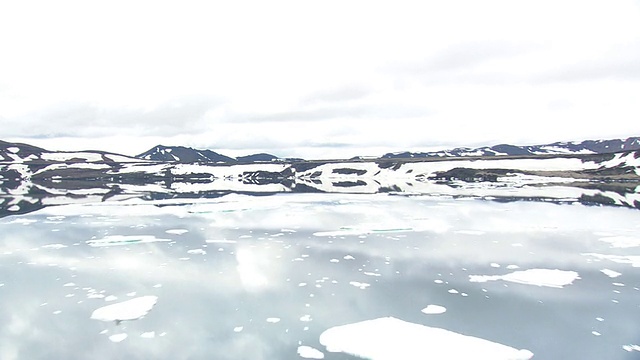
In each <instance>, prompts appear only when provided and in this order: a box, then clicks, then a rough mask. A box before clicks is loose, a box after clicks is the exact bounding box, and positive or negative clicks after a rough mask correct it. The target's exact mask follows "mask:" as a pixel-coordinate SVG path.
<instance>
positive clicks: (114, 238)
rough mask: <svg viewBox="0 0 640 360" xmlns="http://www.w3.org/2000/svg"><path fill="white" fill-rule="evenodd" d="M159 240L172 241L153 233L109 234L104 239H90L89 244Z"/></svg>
mask: <svg viewBox="0 0 640 360" xmlns="http://www.w3.org/2000/svg"><path fill="white" fill-rule="evenodd" d="M157 241H170V240H169V239H160V238H157V237H155V236H153V235H107V236H105V237H103V238H102V239H94V240H88V241H87V245H89V246H93V247H103V246H122V245H133V244H141V243H151V242H157Z"/></svg>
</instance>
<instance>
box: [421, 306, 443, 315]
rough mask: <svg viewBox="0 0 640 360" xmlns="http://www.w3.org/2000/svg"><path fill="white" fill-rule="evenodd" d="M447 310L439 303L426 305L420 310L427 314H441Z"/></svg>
mask: <svg viewBox="0 0 640 360" xmlns="http://www.w3.org/2000/svg"><path fill="white" fill-rule="evenodd" d="M446 311H447V308H446V307H444V306H441V305H433V304H430V305H427V307H426V308H424V309H422V312H423V313H425V314H427V315H437V314H443V313H445V312H446Z"/></svg>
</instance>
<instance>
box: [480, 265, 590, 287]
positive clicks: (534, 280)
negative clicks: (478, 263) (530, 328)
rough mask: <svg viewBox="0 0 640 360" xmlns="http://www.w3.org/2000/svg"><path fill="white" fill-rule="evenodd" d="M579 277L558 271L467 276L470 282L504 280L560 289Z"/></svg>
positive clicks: (571, 272)
mask: <svg viewBox="0 0 640 360" xmlns="http://www.w3.org/2000/svg"><path fill="white" fill-rule="evenodd" d="M579 278H580V276H579V275H578V273H577V272H575V271H565V270H558V269H553V270H552V269H529V270H524V271H515V272H512V273H509V274H506V275H469V281H470V282H487V281H496V280H504V281H509V282H514V283H518V284H526V285H537V286H547V287H554V288H561V287H564V286H566V285H570V284H572V283H573V281H574V280H576V279H579Z"/></svg>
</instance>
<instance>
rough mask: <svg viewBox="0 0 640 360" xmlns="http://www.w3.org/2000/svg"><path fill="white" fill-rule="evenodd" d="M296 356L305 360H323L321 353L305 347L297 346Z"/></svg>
mask: <svg viewBox="0 0 640 360" xmlns="http://www.w3.org/2000/svg"><path fill="white" fill-rule="evenodd" d="M298 355H300V357H302V358H305V359H324V354H323V353H322V351H320V350H318V349H316V348H312V347H311V346H306V345H301V346H298Z"/></svg>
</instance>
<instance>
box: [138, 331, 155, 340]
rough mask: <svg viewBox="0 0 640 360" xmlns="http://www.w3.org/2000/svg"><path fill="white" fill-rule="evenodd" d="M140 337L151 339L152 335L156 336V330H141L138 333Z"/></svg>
mask: <svg viewBox="0 0 640 360" xmlns="http://www.w3.org/2000/svg"><path fill="white" fill-rule="evenodd" d="M140 337H141V338H145V339H153V338H154V337H156V332H155V331H149V332H143V333H142V334H140Z"/></svg>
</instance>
